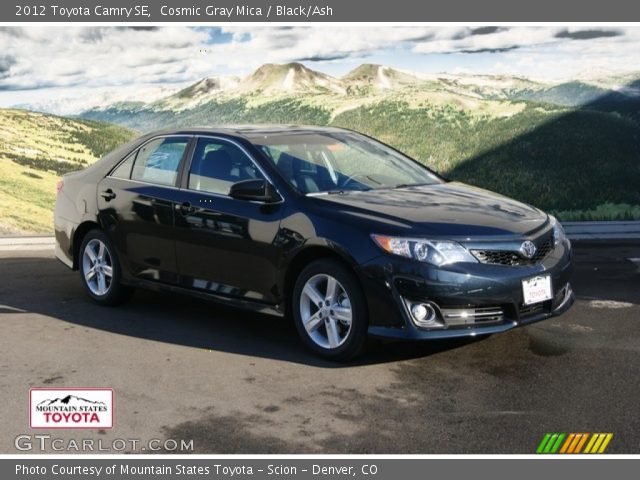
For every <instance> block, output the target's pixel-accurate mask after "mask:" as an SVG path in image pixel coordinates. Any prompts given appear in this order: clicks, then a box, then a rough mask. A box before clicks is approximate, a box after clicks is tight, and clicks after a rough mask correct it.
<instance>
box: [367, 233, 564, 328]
mask: <svg viewBox="0 0 640 480" xmlns="http://www.w3.org/2000/svg"><path fill="white" fill-rule="evenodd" d="M571 270H572V253H571V247H570V245H569V243H568V242H566V243H562V244H560V245H558V246H557V247H556V248H555V249H554V250H553V251H552V252H551V253H550V254H549V255H548V256H547V257H546V258H545V259H544V260H543V261H542V262H540V263H539V264H536V265H530V266H516V267H510V266H503V265H490V264H480V263H478V264H459V265H450V266H446V267H434V266H431V265H427V264H421V263H419V262H415V261H410V260H405V259H402V258H399V257H392V256H389V255H385V256H380V257H378V258H376V259H374V260H372V261H370V262H368V263H367V264H365V265H362V266H360V267H359V268H358V273H359V276H360V279H361V282H362V285H363V286H364V290H365V294H366V297H367V302H368V307H369V325H370V326H369V334H370V335H372V336H375V337H383V338H393V339H405V340H426V339H437V338H454V337H465V336H475V335H488V334H493V333H499V332H504V331H506V330H510V329H512V328H515V327H518V326H522V325H528V324H531V323H535V322H539V321H541V320H545V319H547V318H550V317H553V316H557V315H560V314H562V313H564V312H566V311H567V310H568V309H569V308H570V307H571V305H572V304H573V302H574V299H575V295H574V292H573V290H572V288H571V285H570V283H569V280H570V277H571ZM538 275H550V276H551V283H552V289H553V294H554V298H553V299H552V300H548V301H546V302H542V303H540V304H536V305H533V306H524V304H523V292H522V280H524V279H528V278H532V277H535V276H538ZM408 301H412V302H413V301H419V302H421V301H425V302H431V303H433V304H434V305H436V306H437V307H438V308H440V309H442V310H443V311H455V309H486V308H491V307H493V308H496V309H498V308H499V309H500V310H501V311H502V316H501V317H500V319H499V320H495V319H492V321H489V322H483V321H476V322H471V323H468V324H456V325H449V324H447V323H446V322H444V321H443V322H442V323H443V324H444V325H441V326H439V327H437V328H422V327H419V326H417V325H416V323H415V322H414V321H413V320H412V318H411V314H410V312H409V309H408V308H407V302H408ZM438 313H439V315H440V317H441V319H442V312H440V311H439V312H438Z"/></svg>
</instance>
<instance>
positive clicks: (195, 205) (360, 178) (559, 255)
mask: <svg viewBox="0 0 640 480" xmlns="http://www.w3.org/2000/svg"><path fill="white" fill-rule="evenodd" d="M55 235H56V255H57V257H58V258H59V259H60V260H61V261H62V262H63V263H65V264H66V265H67V266H68V267H70V268H72V269H77V270H79V271H80V276H81V278H82V281H83V283H84V286H85V287H86V291H87V293H88V295H89V296H90V297H91V298H92V299H93V300H94V301H95V302H97V303H98V304H101V305H115V304H117V303H120V302H122V301H123V300H125V299H127V298H128V296H129V294H130V293H131V291H132V289H133V288H136V287H146V288H153V289H161V290H162V289H168V290H172V291H178V292H184V293H188V294H192V295H198V296H204V297H207V298H211V299H215V300H218V301H222V302H225V303H227V304H230V305H234V306H237V307H241V308H245V309H248V310H253V311H256V312H263V313H268V314H275V315H280V316H284V315H289V316H290V317H291V318H293V321H294V322H295V325H296V328H297V330H298V332H299V334H300V337H301V338H302V340H303V342H304V343H305V344H306V345H307V346H308V347H309V348H311V349H312V350H313V351H315V352H317V353H318V354H320V355H323V356H325V357H329V358H333V359H341V360H342V359H347V358H350V357H353V356H354V355H356V354H357V353H358V352H359V351H360V350H361V348H362V346H363V345H364V343H365V340H366V337H367V335H371V336H375V337H385V338H392V339H405V340H427V339H434V338H445V337H459V336H466V335H486V334H492V333H496V332H502V331H505V330H508V329H511V328H514V327H517V326H520V325H526V324H530V323H532V322H536V321H539V320H543V319H545V318H548V317H551V316H554V315H558V314H560V313H563V312H564V311H566V310H567V309H568V308H569V307H570V306H571V304H572V303H573V299H574V294H573V292H572V290H571V286H570V284H569V280H570V275H571V266H572V252H571V244H570V242H569V240H568V239H567V238H566V236H565V233H564V231H563V229H562V226H561V225H560V223H558V221H557V220H556V219H555V218H554V217H552V216H550V215H547V214H546V213H544V212H542V211H540V210H538V209H537V208H534V207H532V206H529V205H525V204H522V203H519V202H517V201H515V200H511V199H509V198H506V197H503V196H501V195H498V194H495V193H492V192H489V191H486V190H482V189H480V188H476V187H471V186H468V185H465V184H462V183H458V182H451V181H447V180H445V179H443V178H442V177H440V176H439V175H437V174H436V173H434V172H432V171H431V170H429V169H428V168H426V167H425V166H423V165H421V164H420V163H418V162H416V161H414V160H412V159H410V158H408V157H407V156H406V155H404V154H402V153H400V152H398V151H397V150H395V149H393V148H391V147H389V146H387V145H384V144H382V143H380V142H378V141H376V140H374V139H372V138H370V137H367V136H365V135H361V134H359V133H356V132H353V131H348V130H343V129H337V128H320V127H298V126H239V127H235V126H229V127H224V128H201V129H183V130H170V131H161V132H154V133H150V134H147V135H144V136H142V137H140V138H138V139H136V140H134V141H133V142H131V143H129V144H127V145H125V146H123V147H121V148H118V149H117V150H115V151H114V152H112V153H110V154H108V155H107V156H105V157H104V158H102V159H101V160H99V161H98V162H96V163H95V164H93V165H92V166H90V167H89V168H87V169H85V170H83V171H80V172H75V173H70V174H68V175H65V176H64V177H63V178H62V179H61V181H60V182H59V184H58V195H57V201H56V208H55Z"/></svg>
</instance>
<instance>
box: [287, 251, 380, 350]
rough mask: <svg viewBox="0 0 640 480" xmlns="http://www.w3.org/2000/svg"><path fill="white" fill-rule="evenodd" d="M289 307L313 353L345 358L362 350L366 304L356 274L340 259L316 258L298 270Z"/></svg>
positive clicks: (302, 337) (367, 322) (365, 327)
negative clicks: (340, 261) (300, 270)
mask: <svg viewBox="0 0 640 480" xmlns="http://www.w3.org/2000/svg"><path fill="white" fill-rule="evenodd" d="M329 290H331V292H330V291H329ZM327 302H328V303H327ZM291 311H292V313H293V319H294V323H295V326H296V329H297V330H298V334H299V335H300V338H301V339H302V341H303V343H304V344H305V345H306V346H307V347H308V348H309V349H310V350H311V351H313V352H314V353H316V354H318V355H320V356H322V357H324V358H327V359H331V360H337V361H345V360H349V359H351V358H353V357H355V356H356V355H358V354H359V353H360V352H361V351H362V349H363V347H364V345H365V342H366V340H367V329H368V326H369V313H368V311H367V304H366V301H365V298H364V294H363V293H362V288H361V287H360V285H359V283H358V280H357V278H356V277H355V275H354V274H353V273H352V272H350V271H349V270H348V269H347V268H345V267H344V266H343V265H342V264H340V263H339V262H337V261H335V260H331V259H324V260H316V261H314V262H312V263H310V264H309V265H307V266H306V267H305V268H304V269H303V270H302V272H300V274H299V275H298V278H297V280H296V283H295V287H294V289H293V295H292V300H291Z"/></svg>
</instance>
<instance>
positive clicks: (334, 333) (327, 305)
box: [300, 274, 353, 349]
mask: <svg viewBox="0 0 640 480" xmlns="http://www.w3.org/2000/svg"><path fill="white" fill-rule="evenodd" d="M352 315H353V312H352V309H351V301H350V299H349V295H348V294H347V291H346V290H345V288H344V287H343V286H342V285H341V284H340V282H338V280H336V279H335V278H334V277H332V276H331V275H327V274H318V275H314V276H313V277H311V278H310V279H309V280H307V282H306V283H305V285H304V287H303V289H302V292H301V294H300V318H301V319H302V324H303V325H304V328H305V331H306V332H307V335H308V336H309V338H311V340H312V341H313V342H314V343H315V344H316V345H318V346H320V347H322V348H326V349H334V348H338V347H340V346H341V345H342V344H343V343H344V342H345V341H346V340H347V338H348V336H349V332H350V331H351V327H352Z"/></svg>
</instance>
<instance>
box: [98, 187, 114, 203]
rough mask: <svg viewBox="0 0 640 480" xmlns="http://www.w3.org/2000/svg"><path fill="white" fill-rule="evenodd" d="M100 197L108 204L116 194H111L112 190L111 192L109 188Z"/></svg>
mask: <svg viewBox="0 0 640 480" xmlns="http://www.w3.org/2000/svg"><path fill="white" fill-rule="evenodd" d="M100 196H101V197H102V198H104V199H105V200H106V201H107V202H110V201H111V200H113V199H114V198H116V194H115V193H113V190H111V189H110V188H107V189H106V190H105V191H103V192H102V193H101V194H100Z"/></svg>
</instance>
